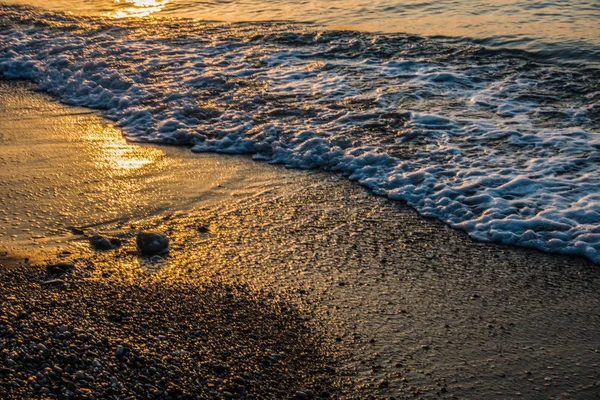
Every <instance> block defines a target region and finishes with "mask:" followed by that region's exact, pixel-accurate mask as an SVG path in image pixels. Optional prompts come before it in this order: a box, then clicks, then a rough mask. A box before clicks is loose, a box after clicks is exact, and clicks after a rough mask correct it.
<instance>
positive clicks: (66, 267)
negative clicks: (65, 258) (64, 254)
mask: <svg viewBox="0 0 600 400" xmlns="http://www.w3.org/2000/svg"><path fill="white" fill-rule="evenodd" d="M74 268H75V264H73V263H70V262H59V263H57V264H50V265H48V266H46V271H48V273H49V274H64V273H67V272H70V271H72V270H73V269H74Z"/></svg>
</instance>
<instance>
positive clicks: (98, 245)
mask: <svg viewBox="0 0 600 400" xmlns="http://www.w3.org/2000/svg"><path fill="white" fill-rule="evenodd" d="M90 245H91V246H92V247H93V248H94V249H95V250H112V249H114V248H115V246H113V244H112V243H111V242H110V240H108V239H107V238H105V237H104V236H100V235H94V236H92V237H91V238H90Z"/></svg>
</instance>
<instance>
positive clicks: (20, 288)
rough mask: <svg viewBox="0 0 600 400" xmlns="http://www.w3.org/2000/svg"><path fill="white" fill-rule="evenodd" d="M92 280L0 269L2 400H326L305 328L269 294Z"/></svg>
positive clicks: (325, 366)
mask: <svg viewBox="0 0 600 400" xmlns="http://www.w3.org/2000/svg"><path fill="white" fill-rule="evenodd" d="M94 268H95V267H94V266H93V264H92V263H91V262H88V263H87V264H85V263H84V264H81V263H79V264H78V265H77V267H76V268H75V270H74V271H68V272H64V273H63V272H61V271H59V270H57V269H56V268H43V267H41V266H33V265H29V264H26V263H21V264H19V265H16V266H11V267H6V266H3V267H0V299H1V302H0V304H1V308H0V391H1V392H2V393H3V398H7V399H24V398H61V399H62V398H81V399H95V398H96V399H100V398H102V399H105V398H109V399H111V398H112V399H117V398H118V399H123V398H190V399H192V398H223V399H236V398H248V399H251V398H277V399H285V398H292V399H305V398H306V399H308V398H327V397H332V396H333V397H335V390H336V389H335V387H336V386H335V384H334V376H335V365H333V364H332V363H333V361H331V359H330V357H329V356H328V354H327V351H326V350H325V346H324V345H323V343H322V342H321V341H320V340H319V335H318V333H317V332H316V331H315V327H314V326H313V324H312V323H311V321H310V319H309V318H308V317H307V316H306V315H304V314H303V313H302V312H301V311H299V310H297V309H294V308H293V307H291V306H290V305H288V304H286V303H284V302H282V301H280V300H277V299H275V298H274V297H273V296H272V295H269V293H266V292H264V291H262V292H261V291H252V290H251V289H249V288H248V287H247V286H244V285H234V284H233V285H232V284H230V283H223V282H219V281H218V280H215V279H214V278H212V279H209V280H207V281H206V282H203V283H181V282H179V283H176V282H161V281H159V280H156V279H152V278H140V279H137V280H134V281H130V282H128V281H111V280H104V279H97V278H93V277H92V275H93V274H91V273H90V271H89V270H92V269H94ZM52 281H54V282H59V283H56V284H49V283H48V282H52Z"/></svg>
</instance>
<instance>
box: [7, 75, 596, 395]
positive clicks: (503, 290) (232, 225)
mask: <svg viewBox="0 0 600 400" xmlns="http://www.w3.org/2000/svg"><path fill="white" fill-rule="evenodd" d="M0 100H1V101H0V145H1V146H0V176H2V180H1V182H0V209H1V210H0V211H1V212H2V214H1V215H0V235H1V236H0V250H1V251H2V252H3V254H4V256H3V258H2V260H0V263H1V264H3V267H2V268H1V269H0V271H1V272H0V287H2V289H3V290H2V293H1V294H0V298H1V299H2V300H1V301H2V309H1V310H0V313H1V314H2V322H1V325H0V328H1V329H2V330H1V331H0V335H2V337H3V339H5V340H4V341H2V344H1V345H0V346H1V347H0V354H2V357H1V359H0V363H1V365H0V367H1V368H2V374H0V383H2V387H3V389H4V390H6V393H9V396H11V397H12V398H22V397H21V396H25V397H27V396H32V397H35V396H41V395H40V393H42V392H39V390H42V389H40V388H42V387H44V383H43V382H59V381H54V380H53V379H55V378H53V377H52V376H51V375H48V376H45V375H44V371H45V368H50V370H52V368H53V366H52V365H50V364H51V363H48V362H46V363H47V364H48V366H47V367H43V364H44V357H49V359H51V360H55V361H53V362H56V363H60V362H67V359H66V358H64V357H63V358H60V357H58V354H62V353H64V350H65V348H63V347H61V346H68V343H69V342H68V341H65V340H63V339H64V338H63V336H64V333H65V332H77V335H88V336H90V337H91V338H90V339H89V340H90V341H91V342H90V343H95V344H94V345H96V344H97V345H98V346H99V349H101V350H96V351H95V352H100V354H99V355H98V357H93V356H92V357H87V358H89V360H90V362H89V365H88V364H85V363H83V361H82V363H83V364H81V365H77V364H76V363H75V364H74V366H72V367H71V368H70V370H71V371H72V372H70V373H67V374H66V375H69V377H67V378H65V379H67V380H68V381H69V382H71V383H73V385H71V386H68V387H67V388H68V389H67V390H70V391H71V392H72V393H74V396H80V397H81V398H86V397H85V396H87V398H92V397H89V395H91V394H93V393H94V391H96V390H97V389H96V386H100V387H103V388H104V390H108V389H106V388H112V389H111V390H114V391H115V392H114V393H113V392H111V395H113V396H127V395H128V396H134V395H135V393H137V392H135V390H134V388H135V384H134V383H131V382H134V379H138V378H139V375H140V374H141V373H138V372H123V371H121V373H122V374H121V375H119V376H120V378H119V379H118V381H119V382H121V380H122V379H124V378H122V377H124V376H130V377H132V376H134V375H135V377H134V378H131V379H132V380H130V381H126V382H125V383H124V382H121V383H122V386H123V391H122V392H118V390H121V389H120V387H119V386H118V385H116V384H115V385H114V386H111V385H112V384H113V382H112V381H111V376H110V373H109V372H107V373H106V376H104V377H103V378H98V379H97V382H96V383H97V385H95V386H94V385H88V386H89V390H91V391H92V392H90V393H85V390H84V391H82V388H84V387H85V388H88V386H85V385H82V384H81V381H84V382H88V381H89V379H88V378H86V379H81V380H80V381H78V380H77V377H76V374H77V371H78V369H77V368H90V369H89V370H86V371H87V372H86V371H83V372H82V373H83V374H84V376H86V375H85V374H87V375H90V374H92V375H93V372H90V371H93V368H94V365H93V360H94V359H97V360H98V363H99V364H101V365H103V364H107V363H109V364H110V363H112V364H114V365H115V368H116V369H119V368H120V367H119V365H120V364H119V362H120V361H119V360H118V359H117V358H116V355H115V352H116V351H117V346H121V344H120V343H121V342H126V343H127V349H129V348H131V352H132V353H131V354H135V357H138V358H137V359H136V358H133V357H132V358H131V360H132V361H131V363H130V364H131V365H129V364H127V365H128V367H127V368H129V369H130V370H132V371H133V370H135V368H138V366H136V365H134V364H135V363H136V362H137V363H138V364H140V365H141V366H139V368H140V370H141V369H142V368H146V370H144V371H146V372H144V374H142V375H144V376H146V375H147V374H148V372H147V370H148V369H149V368H151V367H152V366H151V365H150V364H149V361H148V360H150V359H152V358H156V357H159V356H160V357H169V354H172V352H173V351H175V350H174V347H173V346H174V345H175V344H176V343H179V344H182V345H183V347H185V349H184V350H182V351H185V352H186V353H185V357H183V358H185V362H183V361H182V364H180V365H179V366H177V368H179V370H180V371H184V372H186V374H182V373H180V372H177V370H175V369H173V368H174V367H173V366H172V365H171V364H168V363H167V364H164V365H163V364H161V368H163V370H161V371H159V372H160V373H162V375H165V374H166V375H165V376H171V375H169V374H168V372H169V371H170V372H171V373H173V371H176V373H175V375H173V376H179V377H181V376H182V375H185V376H186V378H185V379H183V378H182V379H183V380H176V379H175V378H173V379H174V380H173V382H175V384H176V385H177V386H178V387H180V388H181V390H182V391H187V392H186V393H187V394H189V395H190V396H194V395H196V396H199V397H201V398H206V397H211V398H228V397H227V396H229V395H231V396H233V397H230V398H250V397H248V396H247V394H249V393H250V394H253V395H254V396H255V398H286V397H287V398H309V397H316V398H319V397H326V396H330V397H334V398H356V399H364V398H397V399H398V398H468V399H506V398H526V399H530V398H531V399H535V398H544V399H546V398H578V399H586V398H595V397H596V396H598V395H599V393H600V352H599V349H600V341H599V339H598V329H599V328H600V298H599V297H598V290H599V289H600V272H599V270H598V266H597V265H594V264H593V263H591V262H590V261H588V260H586V259H583V258H576V257H567V256H561V255H556V254H546V253H542V252H539V251H536V250H529V249H525V248H516V247H509V246H504V245H498V244H487V243H481V242H476V241H474V240H472V239H470V238H469V237H468V236H467V235H466V234H464V233H462V232H460V231H456V230H452V229H450V228H449V227H447V226H446V225H444V224H443V223H441V222H438V221H435V220H431V219H426V218H423V217H421V216H419V215H418V214H417V213H416V212H415V211H414V210H412V209H411V208H409V207H408V206H406V205H404V204H402V203H399V202H392V201H389V200H387V199H384V198H381V197H377V196H375V195H373V194H372V193H370V192H369V191H368V190H366V189H364V188H362V187H360V186H359V185H358V184H356V183H354V182H351V181H348V180H347V179H346V178H345V177H343V176H339V175H336V174H332V173H325V172H318V171H299V170H289V169H285V168H283V167H281V166H273V165H268V164H265V163H259V162H255V161H252V160H251V159H250V158H248V157H244V156H235V157H234V156H224V155H214V154H194V153H192V152H190V151H189V150H188V149H186V148H177V147H164V146H150V145H146V144H140V145H138V144H135V143H130V142H126V141H125V140H124V139H123V138H122V137H121V134H120V131H119V129H118V128H117V127H115V126H113V125H111V123H110V122H109V121H106V120H103V119H101V118H100V117H98V115H97V114H96V113H95V112H92V111H90V110H87V109H81V108H75V107H67V106H64V105H61V104H59V103H57V102H55V101H53V100H52V99H51V98H49V97H48V96H46V95H41V94H39V93H34V92H32V91H31V87H30V86H29V85H27V84H24V83H14V82H13V83H6V82H3V83H1V84H0ZM139 230H146V231H157V232H162V233H164V234H166V235H167V236H168V237H169V238H170V240H171V251H170V252H169V255H168V256H165V257H150V258H148V257H140V256H139V255H138V254H137V252H136V250H135V235H136V234H137V232H138V231H139ZM94 234H101V235H103V236H106V237H110V238H117V239H119V240H120V241H121V242H122V246H120V247H119V248H117V249H114V250H109V251H103V252H100V251H96V250H94V249H92V248H91V247H90V245H89V237H90V236H92V235H94ZM25 258H28V259H29V261H27V262H26V261H25ZM58 261H66V262H73V263H74V265H75V269H74V271H72V272H68V273H66V274H65V275H64V276H62V277H60V279H63V280H64V282H65V283H67V284H68V287H64V288H62V289H61V288H48V287H46V286H42V285H40V282H43V281H45V280H46V279H49V278H54V277H48V276H47V273H46V266H47V264H48V263H50V264H52V263H55V262H58ZM224 288H230V289H229V292H228V290H226V289H224ZM94 293H95V294H97V295H94ZM224 293H225V294H224ZM227 293H230V296H227V295H226V294H227ZM113 298H120V299H121V300H120V301H121V303H118V304H120V306H119V308H120V309H122V310H125V311H126V313H125V314H126V315H125V317H122V318H121V320H120V321H117V322H114V321H110V318H111V316H114V315H113V314H114V313H111V311H110V310H109V309H111V307H114V306H115V304H114V303H113V304H111V303H112V299H113ZM180 301H181V303H182V304H183V306H182V307H176V305H177V303H178V302H180ZM52 302H57V303H56V304H58V305H59V306H60V305H62V306H64V307H62V308H59V306H55V305H52V304H54V303H52ZM155 302H156V305H155ZM196 302H199V303H200V304H199V306H198V308H196V306H195V303H196ZM69 304H71V305H72V306H67V305H69ZM104 307H107V309H104ZM238 307H239V308H238ZM149 309H154V310H164V311H162V312H159V313H162V315H161V316H160V318H159V316H158V315H157V313H152V312H148V310H149ZM240 310H241V311H240ZM246 311H247V315H237V314H236V313H238V312H243V313H245V312H246ZM232 314H233V316H232ZM190 315H196V316H197V319H193V318H192V319H190ZM165 316H169V318H165ZM242 317H243V318H242ZM123 318H124V319H123ZM113 319H114V318H113ZM117 320H118V318H117ZM165 321H167V322H168V323H171V322H172V323H173V325H172V326H170V327H169V329H168V330H167V333H159V331H160V330H161V329H162V327H164V325H165V323H167V322H165ZM232 321H235V324H234V323H233V322H232ZM192 322H193V324H197V323H200V324H205V325H204V327H205V331H206V330H207V331H208V332H209V334H208V336H207V337H208V339H207V340H205V341H201V339H200V338H201V337H205V336H202V335H199V334H198V333H197V330H196V328H193V327H190V326H189V324H192ZM188 323H189V324H188ZM186 324H187V325H186ZM193 324H192V325H193ZM63 326H65V327H66V328H64V331H62V332H60V330H61V329H62V328H61V327H63ZM213 326H214V327H215V329H214V335H213V336H211V334H210V331H212V327H213ZM7 327H9V328H7ZM115 327H116V328H115ZM228 327H229V328H228ZM246 328H247V329H246ZM224 331H227V332H229V333H227V334H226V335H224V334H223V332H224ZM57 332H58V333H57ZM140 332H143V334H142V333H140ZM290 333H296V334H297V335H291V336H290ZM11 335H12V336H11ZM159 335H160V336H159ZM203 335H205V333H204V334H203ZM227 335H231V336H227ZM128 336H134V339H129V338H128ZM103 337H106V338H108V342H109V343H110V345H109V346H107V345H105V344H104V345H103V344H102V343H103V341H102V338H103ZM160 337H163V339H160ZM224 337H225V339H224ZM9 338H18V339H19V340H20V341H21V343H19V342H18V341H17V340H16V339H15V340H11V339H9ZM157 338H159V339H157ZM230 339H231V340H234V341H235V343H236V345H238V344H239V346H241V347H243V346H254V348H252V349H251V350H249V351H246V350H243V351H242V350H239V349H238V350H239V351H238V350H235V351H234V350H231V351H229V350H227V349H223V348H221V346H234V344H232V341H231V340H230ZM86 340H87V339H86ZM163 341H164V342H165V345H164V346H162V345H161V343H162V342H163ZM28 343H29V344H28ZM43 343H47V345H46V344H43ZM82 343H85V341H84V342H82ZM40 344H43V347H44V348H45V350H44V348H41V347H39V345H40ZM78 345H79V344H78ZM19 346H21V347H23V350H18V349H19V348H21V347H19ZM35 346H38V347H35ZM82 346H83V344H82ZM102 346H104V347H102ZM25 348H27V349H29V350H24V349H25ZM31 349H33V350H31ZM19 351H21V353H23V352H24V353H27V352H30V353H31V354H30V353H27V355H29V357H33V356H34V355H33V352H35V353H36V354H35V357H38V358H39V359H34V360H33V361H31V363H36V362H37V363H38V364H39V367H36V368H38V369H36V370H35V369H34V370H35V371H36V373H37V372H39V373H40V374H41V377H40V375H37V376H32V377H31V378H30V377H29V375H27V377H25V375H26V371H28V370H27V368H29V367H28V366H30V364H26V363H24V361H22V360H23V356H24V355H23V354H22V355H21V358H20V359H18V358H15V357H12V356H11V357H8V355H9V354H11V353H15V352H16V353H19ZM102 351H105V353H102ZM124 351H125V350H124ZM127 351H129V350H127ZM45 352H47V354H48V355H47V356H46V355H44V354H46V353H45ZM153 352H154V354H155V356H154V357H150V356H149V355H148V354H151V353H153ZM38 353H40V354H41V355H40V354H38ZM229 353H233V354H234V355H235V354H238V353H241V354H245V355H246V356H247V358H246V362H247V368H245V367H244V368H245V370H244V368H242V366H240V365H239V364H238V363H237V362H236V361H234V360H231V357H232V354H229ZM273 354H276V355H277V356H276V357H275V358H273V357H274V356H273ZM266 356H269V357H271V358H273V360H272V361H269V362H270V363H271V364H273V365H275V366H274V367H269V368H266V369H265V368H264V367H261V365H262V364H261V363H262V361H264V359H265V357H266ZM277 357H279V358H277ZM228 359H229V360H230V361H227V360H228ZM9 360H13V361H12V363H11V362H9ZM136 360H137V361H136ZM215 360H216V361H215ZM215 363H216V364H215ZM219 363H227V365H228V367H227V368H225V369H221V368H217V370H218V371H216V372H215V365H221V364H219ZM121 364H123V363H121ZM125 364H126V363H125ZM58 367H59V368H60V369H61V370H65V368H64V366H58ZM75 367H77V368H75ZM123 368H125V367H123ZM127 368H125V369H127ZM154 368H155V370H156V367H154ZM211 368H212V369H211ZM136 371H137V370H136ZM211 371H212V372H211ZM219 371H220V372H219ZM50 372H51V371H50ZM244 372H248V373H249V375H243V374H244ZM257 372H260V373H262V374H263V375H257V374H256V373H257ZM27 373H28V372H27ZM47 373H48V374H49V372H47ZM111 373H112V372H111ZM115 374H116V372H115ZM127 374H129V375H127ZM136 374H137V375H136ZM190 374H192V375H193V374H200V375H202V376H206V377H207V380H206V382H204V383H203V382H202V381H197V380H195V381H194V380H193V379H191V380H188V378H187V377H189V375H190ZM70 375H73V376H74V377H75V378H73V379H72V378H71V377H70ZM146 378H148V377H147V376H146ZM236 378H241V379H242V380H241V381H240V380H239V379H238V381H237V383H236V382H235V379H236ZM23 379H24V380H25V381H26V382H21V383H20V384H19V385H16V386H15V385H13V383H11V382H15V381H16V380H23ZM43 379H46V380H47V381H42V380H43ZM56 379H58V378H56ZM177 379H179V378H177ZM168 380H169V379H167V381H168ZM245 381H248V382H249V383H248V382H247V383H248V384H246V385H243V384H241V383H240V382H245ZM153 382H154V381H153ZM232 382H233V383H232ZM266 382H276V383H277V384H273V385H271V386H269V384H267V383H266ZM105 383H106V385H104V384H105ZM121 383H119V384H121ZM138 383H139V382H138ZM142 383H143V382H142ZM167 383H168V382H167ZM148 384H149V385H150V386H151V387H149V388H148V391H147V392H143V393H144V396H145V395H146V394H147V393H153V395H156V396H157V398H160V396H163V397H164V396H167V397H168V396H173V397H174V396H177V395H182V393H183V392H180V391H178V392H177V393H175V392H170V394H169V393H167V394H165V393H166V392H165V388H164V387H159V386H160V385H159V386H157V387H153V386H152V384H151V382H150V383H148ZM209 384H210V385H211V386H207V385H209ZM28 385H29V386H28ZM35 385H38V389H35V387H36V386H35ZM54 385H56V383H54ZM236 385H237V386H236ZM239 386H243V387H244V388H245V389H244V391H241V390H242V389H239V388H238V387H239ZM31 388H34V389H35V390H38V392H35V390H34V389H31ZM235 388H238V389H235ZM260 388H262V389H264V390H263V391H261V390H259V389H260ZM269 388H272V390H270V389H269ZM151 389H152V390H155V389H156V392H151ZM234 389H235V390H238V392H235V390H234ZM49 390H50V391H51V392H52V393H54V392H53V390H54V389H49ZM56 390H58V391H59V393H60V389H56ZM140 390H141V389H140ZM232 390H234V392H232ZM159 392H160V393H159ZM63 393H64V392H63ZM98 393H100V392H98ZM101 393H107V392H106V391H105V392H101ZM140 393H142V392H140ZM174 393H175V394H174ZM226 393H227V394H226ZM34 394H35V395H34ZM138 395H139V396H142V394H139V393H138ZM148 396H149V395H148ZM303 396H306V397H303Z"/></svg>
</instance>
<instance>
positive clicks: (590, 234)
mask: <svg viewBox="0 0 600 400" xmlns="http://www.w3.org/2000/svg"><path fill="white" fill-rule="evenodd" d="M0 24H1V26H2V27H3V28H2V29H3V30H2V33H1V34H0V73H1V74H2V75H3V76H4V77H5V78H12V79H15V78H19V79H20V78H25V79H30V80H33V81H34V82H36V83H37V84H38V85H39V87H40V88H41V89H43V90H46V91H48V92H50V93H52V94H54V95H56V96H57V97H58V98H60V99H61V100H62V101H65V102H67V103H70V104H76V105H83V106H88V107H95V108H100V109H102V110H104V113H105V115H106V116H107V117H109V118H111V119H113V120H115V121H117V122H118V123H119V124H120V126H121V127H122V128H123V131H124V132H125V134H126V135H127V136H128V138H130V139H132V140H140V141H149V142H162V143H173V144H182V145H189V146H191V147H192V150H193V151H198V152H200V151H216V152H226V153H252V154H254V157H255V158H257V159H261V160H268V161H270V162H275V163H284V164H286V165H289V166H293V167H298V168H323V169H327V170H332V171H340V172H342V173H344V174H346V175H347V176H348V177H349V178H350V179H354V180H357V181H359V182H360V183H361V184H363V185H365V186H368V187H370V188H372V189H373V190H374V191H375V192H376V193H378V194H382V195H386V196H388V197H389V198H391V199H395V200H404V201H406V202H408V203H409V204H411V205H412V206H414V207H415V208H416V209H417V210H419V212H421V213H422V214H424V215H427V216H433V217H436V218H439V219H441V220H443V221H445V222H447V223H449V224H450V225H452V226H454V227H457V228H461V229H464V230H465V231H467V232H468V233H469V234H470V235H471V236H473V237H475V238H477V239H480V240H492V241H501V242H504V243H509V244H516V245H521V246H530V247H535V248H539V249H542V250H547V251H554V252H561V253H569V254H581V255H585V256H587V257H588V258H590V259H591V260H593V261H595V262H600V202H599V201H598V199H599V197H600V189H599V188H600V173H599V172H600V171H599V168H600V167H599V165H600V164H599V161H600V152H599V150H600V134H599V132H598V129H599V126H600V122H599V121H598V105H597V104H598V102H599V100H600V79H599V78H600V73H599V72H598V71H597V70H594V69H591V68H590V69H575V68H574V67H564V66H562V67H561V66H557V65H541V64H536V63H534V62H532V61H531V60H527V59H526V58H524V57H522V56H520V57H518V58H516V57H514V56H512V55H510V54H503V53H502V52H498V51H496V52H491V53H489V54H487V55H486V56H484V55H483V54H485V51H484V50H482V49H479V48H472V47H460V46H454V47H452V46H446V45H444V44H443V43H441V42H436V41H431V40H424V39H422V38H414V37H407V36H402V35H393V36H390V35H370V34H358V33H352V32H312V31H310V30H308V28H306V27H303V26H284V25H274V24H262V25H257V24H240V25H220V24H206V23H198V22H192V21H162V22H161V23H157V24H155V25H152V26H147V25H141V23H140V22H134V21H111V20H103V19H91V18H75V17H69V16H65V15H61V14H45V15H44V16H43V18H42V16H41V15H40V14H39V13H38V12H37V11H33V10H25V9H22V8H18V7H8V6H0Z"/></svg>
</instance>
